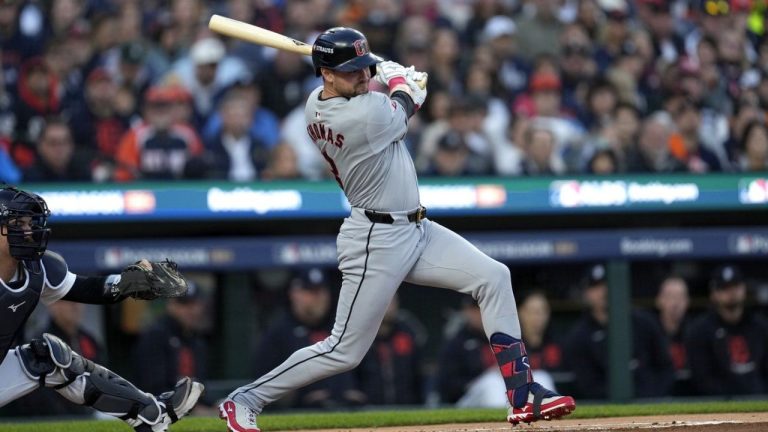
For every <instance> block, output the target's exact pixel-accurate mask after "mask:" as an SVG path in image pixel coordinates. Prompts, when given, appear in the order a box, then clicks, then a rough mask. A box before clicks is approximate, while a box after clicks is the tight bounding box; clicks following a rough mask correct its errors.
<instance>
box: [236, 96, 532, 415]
mask: <svg viewBox="0 0 768 432" xmlns="http://www.w3.org/2000/svg"><path fill="white" fill-rule="evenodd" d="M320 91H321V89H317V90H315V91H313V92H312V93H311V94H310V96H309V100H308V102H307V105H306V111H305V114H306V118H307V131H308V133H309V136H310V137H311V138H312V140H313V141H314V142H315V144H316V145H317V147H318V148H319V149H320V151H321V152H322V154H323V156H324V157H325V159H326V161H327V162H328V164H329V166H330V168H331V171H332V172H333V174H334V175H335V176H336V180H337V181H338V182H339V185H340V186H341V187H342V189H344V193H345V194H346V195H347V198H348V199H349V202H350V203H351V204H352V211H351V214H350V215H349V217H347V218H346V219H345V220H344V223H343V224H342V226H341V231H340V232H339V235H338V238H337V242H336V244H337V253H338V259H339V270H341V272H342V275H343V280H342V285H341V290H340V292H339V303H338V305H337V308H336V321H335V324H334V326H333V330H332V331H331V335H330V336H329V337H328V338H327V339H325V340H323V341H321V342H318V343H316V344H314V345H312V346H309V347H306V348H302V349H300V350H298V351H296V352H295V353H293V354H292V355H291V356H290V357H288V359H287V360H286V361H285V362H283V363H282V364H281V365H280V366H278V367H276V368H275V369H273V370H272V371H271V372H269V373H267V374H266V375H264V376H262V377H260V378H259V379H257V380H256V381H254V382H253V383H251V384H248V385H245V386H243V387H240V388H238V389H236V390H235V391H233V392H232V393H231V394H230V395H229V397H230V398H231V399H232V400H234V401H235V402H236V403H241V404H244V405H247V406H249V407H251V408H253V409H254V410H255V411H256V412H257V413H260V412H261V410H262V408H263V407H264V406H265V405H266V404H268V403H270V402H273V401H275V400H277V399H278V398H280V397H281V396H283V395H284V394H286V393H287V392H289V391H293V390H296V389H299V388H300V387H303V386H305V385H307V384H310V383H312V382H315V381H317V380H320V379H322V378H325V377H328V376H331V375H335V374H337V373H340V372H344V371H347V370H349V369H352V368H354V367H355V366H356V365H357V364H358V363H359V362H360V361H361V360H362V358H363V356H365V354H366V352H367V351H368V348H369V347H370V346H371V343H373V340H374V338H375V337H376V332H377V331H378V329H379V325H380V324H381V320H382V319H383V317H384V312H385V311H386V310H387V307H388V306H389V303H390V302H391V301H392V297H393V296H394V294H395V292H396V291H397V289H398V288H399V287H400V284H401V283H402V281H404V280H405V281H408V282H411V283H414V284H417V285H427V286H434V287H440V288H448V289H452V290H456V291H459V292H462V293H466V294H469V295H471V296H472V297H473V298H474V299H475V300H477V302H478V304H479V306H480V311H481V314H482V319H483V325H484V328H485V331H486V334H487V335H488V337H490V336H491V335H492V334H494V333H497V332H501V333H504V334H507V335H511V336H513V337H516V338H520V324H519V322H518V318H517V307H516V305H515V298H514V295H513V293H512V283H511V278H510V274H509V269H508V268H507V266H505V265H504V264H502V263H499V262H497V261H495V260H493V259H491V258H490V257H488V256H487V255H485V254H484V253H482V252H481V251H480V250H478V249H477V248H476V247H474V246H473V245H472V244H471V243H469V242H468V241H466V240H465V239H463V238H462V237H460V236H459V235H457V234H456V233H454V232H453V231H451V230H449V229H447V228H445V227H443V226H441V225H440V224H438V223H436V222H433V221H430V220H429V219H418V218H414V217H412V218H411V219H410V220H409V217H408V215H409V213H413V211H414V210H415V209H417V208H418V207H419V194H418V183H417V179H416V172H415V169H414V166H413V161H412V159H411V157H410V156H409V154H408V151H407V150H406V148H405V145H404V144H403V141H402V138H403V136H404V135H405V132H406V127H407V120H408V119H407V115H406V112H405V110H404V109H403V107H402V106H401V105H400V103H399V102H396V101H393V100H392V99H390V98H389V97H388V96H387V95H384V94H382V93H367V94H364V95H360V96H356V97H353V98H351V99H346V98H342V97H336V98H331V99H327V100H321V99H320V98H319V95H320ZM366 210H376V211H379V212H387V213H388V218H387V220H388V221H386V222H382V221H381V220H378V221H374V220H372V219H370V218H369V216H368V214H366Z"/></svg>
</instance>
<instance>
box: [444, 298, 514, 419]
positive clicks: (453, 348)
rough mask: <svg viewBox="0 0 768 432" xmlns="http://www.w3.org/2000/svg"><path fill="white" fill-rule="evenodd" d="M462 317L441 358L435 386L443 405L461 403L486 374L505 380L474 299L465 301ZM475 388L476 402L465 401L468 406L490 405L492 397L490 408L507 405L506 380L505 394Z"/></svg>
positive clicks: (480, 386)
mask: <svg viewBox="0 0 768 432" xmlns="http://www.w3.org/2000/svg"><path fill="white" fill-rule="evenodd" d="M461 318H462V321H461V324H460V327H459V329H458V331H456V333H455V334H450V335H447V336H446V340H445V341H444V342H443V345H442V348H441V349H440V355H439V357H438V364H437V372H436V375H435V386H436V391H437V393H438V395H439V398H440V402H442V403H450V404H453V403H457V402H459V400H460V399H462V397H463V396H465V394H467V393H468V392H470V390H471V388H472V387H473V384H474V382H475V380H476V379H478V378H481V376H482V375H483V374H484V373H486V371H488V373H489V374H493V375H494V376H495V377H496V378H498V380H502V378H501V374H500V373H499V372H498V368H497V366H496V359H495V357H494V355H493V351H491V346H490V344H489V343H488V338H487V337H486V336H485V333H484V331H483V323H482V320H481V319H480V308H479V307H478V306H477V303H475V302H474V301H473V300H472V299H470V298H467V299H462V308H461ZM481 380H482V378H481ZM474 387H475V389H474V390H475V391H474V392H473V394H472V396H473V397H472V399H473V402H472V403H470V402H468V401H465V402H466V403H467V404H468V405H475V406H488V404H489V400H488V399H489V398H490V399H491V401H490V405H498V403H501V404H502V406H503V404H504V384H503V381H502V382H501V391H496V392H493V390H492V389H490V388H489V389H487V391H483V389H482V385H479V386H474ZM489 393H490V394H491V395H489ZM493 393H497V396H498V397H496V398H493V397H492V394H493Z"/></svg>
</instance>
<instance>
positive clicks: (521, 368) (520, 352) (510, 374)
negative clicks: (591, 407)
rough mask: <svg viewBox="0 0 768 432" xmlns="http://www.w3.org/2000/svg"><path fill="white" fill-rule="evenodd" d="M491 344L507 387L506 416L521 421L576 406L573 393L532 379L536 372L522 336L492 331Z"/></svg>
mask: <svg viewBox="0 0 768 432" xmlns="http://www.w3.org/2000/svg"><path fill="white" fill-rule="evenodd" d="M491 348H492V349H493V352H494V354H495V355H496V360H497V362H498V363H499V368H500V369H501V375H502V377H503V378H504V383H505V385H506V387H507V398H509V403H510V408H509V413H508V415H507V420H508V421H509V422H510V423H512V424H513V425H516V424H518V423H520V422H526V423H530V422H532V421H536V420H540V419H545V420H551V419H553V418H558V417H562V416H564V415H567V414H569V413H571V412H572V411H573V410H575V409H576V402H574V400H573V398H572V397H570V396H561V395H559V394H557V393H555V392H553V391H551V390H548V389H546V388H544V387H543V386H542V385H541V384H539V383H536V382H534V381H533V373H532V372H531V366H530V363H529V362H528V355H527V353H526V352H525V345H524V344H523V341H521V340H520V339H516V338H513V337H512V336H509V335H506V334H503V333H494V334H493V335H491Z"/></svg>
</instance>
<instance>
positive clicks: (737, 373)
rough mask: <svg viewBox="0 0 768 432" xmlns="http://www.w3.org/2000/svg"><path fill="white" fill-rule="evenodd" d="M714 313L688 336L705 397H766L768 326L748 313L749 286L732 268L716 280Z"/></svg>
mask: <svg viewBox="0 0 768 432" xmlns="http://www.w3.org/2000/svg"><path fill="white" fill-rule="evenodd" d="M709 288H710V301H711V303H712V309H711V310H710V311H709V312H707V313H706V314H704V315H703V316H701V317H699V318H698V319H697V320H695V321H694V322H693V323H692V324H691V327H690V329H689V331H688V332H687V334H686V347H687V349H688V358H689V360H690V365H691V380H692V382H693V384H694V386H695V387H696V388H697V389H698V391H699V393H700V394H705V395H720V396H732V395H744V394H761V393H765V391H766V390H767V389H768V351H767V348H768V347H767V346H766V343H767V341H768V323H766V321H765V320H764V319H763V318H762V317H761V316H759V315H757V314H753V313H751V312H750V311H748V310H747V309H746V303H747V286H746V283H745V281H744V277H743V275H742V273H741V270H740V269H739V268H738V267H737V266H735V265H732V264H727V265H723V266H720V267H718V268H717V269H715V271H714V273H713V274H712V277H711V279H710V285H709Z"/></svg>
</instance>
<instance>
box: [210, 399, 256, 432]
mask: <svg viewBox="0 0 768 432" xmlns="http://www.w3.org/2000/svg"><path fill="white" fill-rule="evenodd" d="M219 417H220V418H221V419H223V420H226V421H227V430H228V431H230V432H261V429H259V427H258V426H256V411H254V410H253V409H252V408H249V407H247V406H245V405H240V404H238V403H235V402H234V401H233V400H232V399H226V400H225V401H224V402H222V403H221V405H219Z"/></svg>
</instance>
